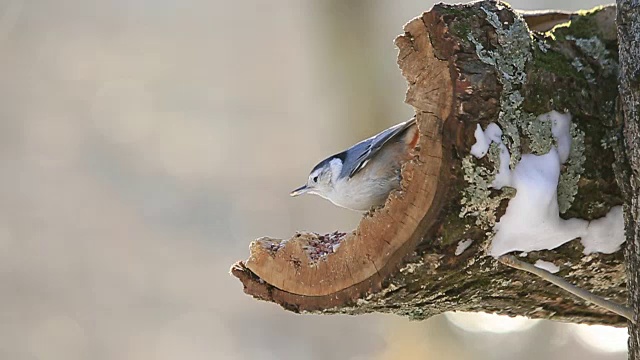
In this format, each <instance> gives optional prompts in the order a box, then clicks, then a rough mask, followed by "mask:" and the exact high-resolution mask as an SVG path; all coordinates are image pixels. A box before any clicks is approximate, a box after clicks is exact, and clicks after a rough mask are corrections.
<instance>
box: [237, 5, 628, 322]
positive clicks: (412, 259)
mask: <svg viewBox="0 0 640 360" xmlns="http://www.w3.org/2000/svg"><path fill="white" fill-rule="evenodd" d="M550 14H551V15H549V14H528V15H526V14H525V15H526V16H525V18H523V17H522V16H521V15H520V14H518V13H516V12H514V11H513V10H512V9H510V8H509V7H508V6H507V5H506V4H502V3H496V2H493V1H485V2H479V3H473V4H467V5H444V4H440V5H436V6H434V8H433V9H432V10H430V11H429V12H426V13H424V14H423V15H422V16H420V17H417V18H415V19H413V20H412V21H410V22H409V23H408V24H406V25H405V28H404V31H405V32H404V34H403V35H401V36H399V37H398V38H397V39H396V46H397V47H398V49H399V54H398V65H399V67H400V70H401V71H402V74H403V76H404V77H405V78H406V79H407V82H408V84H409V89H408V91H407V95H406V102H407V103H409V104H411V105H412V106H413V107H414V108H415V111H416V118H417V123H418V129H419V132H420V139H419V143H418V146H417V147H416V149H415V151H414V158H413V160H411V161H408V162H407V163H406V164H404V166H403V170H402V179H403V180H402V190H400V191H397V192H394V193H392V194H391V195H390V197H389V199H388V200H387V203H386V204H385V206H384V207H383V208H381V209H377V210H374V211H372V212H370V213H368V214H366V215H365V217H364V218H363V219H362V221H361V223H360V224H359V226H358V228H357V229H356V230H354V231H353V232H351V233H349V234H343V233H334V234H327V235H318V234H314V233H299V234H297V235H295V236H294V237H292V238H291V239H289V240H278V239H270V238H261V239H258V240H256V241H254V242H253V243H252V245H251V255H250V257H249V259H248V260H247V261H245V262H238V263H236V264H235V265H234V266H233V267H232V269H231V272H232V274H233V275H235V276H236V277H238V278H239V279H240V280H241V281H242V283H243V284H244V288H245V292H246V293H248V294H250V295H252V296H254V297H256V298H258V299H262V300H267V301H272V302H275V303H278V304H280V305H281V306H283V307H284V308H285V309H288V310H291V311H295V312H313V313H323V314H330V313H346V314H362V313H369V312H386V313H394V314H399V315H403V316H408V317H411V318H413V319H425V318H428V317H430V316H433V315H436V314H439V313H442V312H444V311H451V310H458V311H485V312H496V313H499V314H508V315H524V316H528V317H532V318H546V319H555V320H562V321H570V322H581V323H600V324H614V325H620V326H622V325H624V324H625V321H624V319H623V318H621V317H619V316H617V315H615V314H611V313H608V312H607V311H605V310H602V309H600V308H597V307H595V306H593V305H591V304H585V303H584V302H583V301H582V300H580V299H577V298H574V297H572V296H571V295H568V294H566V293H564V292H563V291H562V290H559V289H557V288H555V287H553V286H549V285H548V284H547V283H545V282H543V281H541V280H538V279H536V278H534V277H532V276H531V275H530V274H528V273H525V272H519V271H515V270H513V269H510V268H507V267H505V266H502V265H500V264H499V263H498V262H497V261H495V259H494V258H492V257H490V256H488V255H487V254H486V251H485V250H486V249H487V247H488V246H489V244H490V242H491V238H492V236H493V232H492V228H493V226H494V225H495V223H496V222H497V221H498V220H499V219H500V217H501V216H502V214H504V211H505V208H506V206H507V204H508V201H509V199H510V198H512V197H513V195H514V191H513V189H507V188H505V189H504V190H494V189H490V188H489V184H490V183H491V179H492V176H494V175H495V172H496V160H495V158H491V157H490V156H489V157H485V158H483V159H480V160H478V159H475V158H473V157H472V156H471V155H470V153H469V151H470V148H471V146H472V145H473V144H474V142H475V137H474V131H475V130H476V127H477V126H478V124H480V125H481V126H482V128H485V127H486V126H487V125H488V124H489V123H491V122H496V123H499V124H500V125H501V127H502V128H503V131H504V134H505V136H504V139H505V141H506V142H507V144H508V146H509V149H510V151H511V154H512V161H514V162H517V161H518V159H519V156H520V154H526V153H536V154H542V153H545V152H547V151H549V148H550V146H551V144H552V143H553V137H552V136H551V132H550V128H549V129H546V128H544V127H541V126H540V123H539V122H536V120H535V118H536V116H537V115H540V114H544V113H547V112H549V111H551V110H558V111H561V112H565V111H568V112H570V113H571V114H572V115H573V123H574V124H575V125H576V126H575V129H574V131H572V136H573V144H574V145H573V147H572V153H571V157H570V159H569V161H568V163H567V165H566V166H565V167H564V168H563V170H562V174H561V179H560V184H559V187H558V196H559V205H560V209H561V210H562V217H564V218H567V219H568V218H581V219H586V220H592V219H596V218H600V217H602V216H604V215H605V214H607V213H608V212H609V210H610V209H611V208H612V207H614V206H618V205H621V204H622V203H623V197H622V194H621V192H620V189H619V188H618V186H617V184H616V178H615V176H614V173H613V165H612V164H613V163H614V159H615V157H614V153H613V149H612V147H613V144H614V143H615V134H616V133H617V131H618V130H619V129H618V127H617V125H616V121H615V116H614V114H615V99H616V96H617V87H616V74H617V71H618V65H617V41H616V30H615V24H614V18H615V8H612V7H607V8H598V9H595V10H593V11H590V12H584V13H580V14H563V13H550ZM525 20H528V21H529V22H530V24H531V26H532V27H533V28H535V29H537V30H541V31H546V30H548V27H549V24H551V25H553V24H556V23H561V22H563V21H568V20H571V22H570V23H569V22H565V23H563V24H561V25H559V26H557V27H555V28H554V29H553V30H552V31H550V32H547V33H541V32H533V31H530V29H529V27H528V25H527V23H526V22H525ZM523 119H526V121H525V120H523ZM461 240H469V241H473V242H472V244H471V247H469V248H468V249H467V250H465V251H464V252H462V254H460V255H456V254H455V253H456V249H457V247H458V244H459V242H460V241H461ZM582 250H583V248H582V245H581V244H580V242H579V241H576V240H574V241H571V242H569V243H566V244H564V245H562V246H561V247H559V248H557V249H554V250H545V251H537V252H530V253H529V254H528V256H527V258H526V260H527V261H528V262H533V261H536V260H538V259H544V260H546V261H552V262H554V263H555V264H557V265H561V266H560V267H561V270H560V272H559V275H561V276H563V277H565V278H567V279H568V280H569V281H571V282H573V283H575V284H576V285H578V286H580V287H583V288H586V289H589V290H591V291H593V292H595V293H597V294H599V295H601V296H605V297H607V298H610V299H612V300H614V301H617V302H619V303H624V302H625V299H626V297H627V292H626V287H625V284H626V279H625V273H624V265H623V254H622V252H620V251H618V252H615V253H613V254H611V255H605V254H591V255H588V256H585V255H583V253H582Z"/></svg>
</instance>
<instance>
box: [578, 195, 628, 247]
mask: <svg viewBox="0 0 640 360" xmlns="http://www.w3.org/2000/svg"><path fill="white" fill-rule="evenodd" d="M624 240H625V237H624V219H623V217H622V206H615V207H612V208H611V210H609V213H608V214H607V215H606V216H605V217H601V218H599V219H595V220H592V221H591V222H590V223H589V225H588V226H587V233H586V234H584V235H582V240H581V242H582V245H583V246H584V251H583V253H584V254H585V255H588V254H591V253H595V252H600V253H605V254H612V253H614V252H616V251H618V250H619V249H620V245H622V243H623V242H624Z"/></svg>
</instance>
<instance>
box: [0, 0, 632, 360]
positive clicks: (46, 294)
mask: <svg viewBox="0 0 640 360" xmlns="http://www.w3.org/2000/svg"><path fill="white" fill-rule="evenodd" d="M597 3H598V1H565V2H557V1H538V2H533V1H529V2H527V1H513V2H512V4H513V5H514V6H515V7H517V8H525V9H542V8H548V7H558V6H560V7H562V8H565V9H575V8H578V7H582V8H587V7H591V6H592V5H595V4H597ZM430 6H431V3H430V2H428V1H417V0H411V1H364V0H350V1H342V0H326V1H311V0H305V1H296V0H272V1H260V0H249V1H211V0H206V1H205V0H203V1H196V0H191V1H189V0H187V1H184V0H183V1H177V0H176V1H169V0H156V1H149V0H126V1H125V0H114V1H93V0H90V1H88V0H65V1H62V0H61V1H28V0H24V1H22V0H2V1H0V76H1V80H0V168H1V169H2V175H1V176H0V304H1V305H2V306H0V359H16V360H23V359H29V360H31V359H38V360H43V359H64V360H72V359H126V360H134V359H135V360H138V359H140V360H142V359H145V360H146V359H539V358H543V359H546V360H550V359H578V358H580V359H582V360H587V359H625V358H626V356H625V354H624V352H620V351H617V352H616V351H614V352H603V351H604V350H602V349H601V350H597V349H596V348H594V347H590V346H588V345H585V340H584V339H588V338H586V337H584V336H579V334H582V333H583V332H585V331H587V330H584V329H583V328H577V327H572V326H564V325H561V324H557V323H552V322H536V323H532V322H527V321H516V322H515V323H514V322H508V321H507V322H506V323H505V320H503V319H495V318H493V317H490V318H486V317H483V318H481V319H480V320H475V317H469V316H464V315H463V316H458V317H456V318H455V319H454V320H455V321H456V323H457V324H458V325H455V323H453V322H452V321H451V320H448V319H447V318H445V317H443V316H441V317H436V318H434V319H432V320H430V321H426V322H421V323H417V322H414V323H411V322H408V321H407V320H406V319H402V318H397V317H393V316H381V315H370V316H360V317H346V316H332V317H319V316H299V315H294V314H291V313H288V312H285V311H283V310H281V309H280V308H278V307H277V306H275V305H273V304H267V303H263V302H258V301H255V300H253V299H251V298H249V297H247V296H245V295H244V294H243V292H242V287H241V285H240V283H239V282H238V281H237V280H236V279H234V278H232V277H230V276H229V275H228V269H229V266H230V265H231V264H232V263H233V262H234V261H236V260H238V259H242V258H244V257H246V255H247V254H248V244H249V242H250V241H251V240H252V239H254V238H256V237H258V236H262V235H271V236H276V237H289V236H290V235H291V234H292V233H293V232H294V231H295V230H302V229H305V230H311V231H317V232H328V231H333V230H336V229H340V230H347V229H351V228H353V227H354V226H355V224H356V223H357V221H358V218H359V215H358V214H356V213H352V212H349V211H347V210H343V209H339V208H336V207H334V206H332V205H331V204H329V203H328V202H326V201H324V200H322V199H320V198H317V197H301V198H295V199H292V198H290V197H289V196H288V195H287V194H288V192H289V191H290V190H291V189H293V188H294V187H297V186H298V185H301V184H302V183H303V182H304V181H305V180H306V176H307V173H308V171H309V170H310V169H311V167H312V166H313V165H314V164H315V163H316V162H317V161H319V160H321V159H322V158H323V157H325V156H327V155H329V154H332V153H334V152H337V151H340V150H342V149H343V148H345V147H347V146H349V145H351V144H353V143H354V142H356V141H358V140H361V139H362V138H365V137H368V136H370V135H372V134H373V133H375V132H377V131H379V130H381V129H383V128H385V127H387V126H389V125H392V124H395V123H397V122H400V121H403V120H405V119H407V118H408V117H409V116H410V115H411V113H412V111H411V108H410V107H409V106H407V105H404V104H403V102H402V100H403V96H404V90H405V83H404V80H403V79H402V77H401V75H400V73H399V71H398V70H397V67H396V65H395V57H396V50H395V48H394V46H393V42H392V41H393V38H394V37H395V35H396V34H398V33H400V32H401V30H402V25H403V24H404V23H405V22H406V21H408V20H409V19H410V18H412V17H413V16H416V15H418V14H420V13H421V12H422V11H424V10H427V9H429V8H430ZM465 328H466V329H470V328H473V329H475V330H474V331H467V330H464V329H465ZM492 329H493V331H503V330H508V329H512V330H514V331H512V332H507V333H499V334H498V333H494V332H488V331H487V330H492ZM516 330H519V331H516ZM591 330H593V329H591ZM600 330H603V329H600ZM604 330H606V329H604ZM607 334H608V333H607V332H602V331H600V332H597V333H596V339H597V340H599V343H604V344H609V345H610V347H611V348H612V349H616V348H617V349H620V344H621V342H623V341H624V330H622V331H617V332H616V331H613V333H612V335H607ZM581 339H582V340H581ZM603 339H604V341H603ZM616 340H617V342H616ZM586 342H588V343H590V344H592V345H594V344H596V343H597V341H596V340H593V339H592V340H586ZM616 344H617V345H616ZM616 346H617V347H616ZM622 346H624V344H623V343H622Z"/></svg>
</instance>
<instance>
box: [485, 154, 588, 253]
mask: <svg viewBox="0 0 640 360" xmlns="http://www.w3.org/2000/svg"><path fill="white" fill-rule="evenodd" d="M559 178H560V158H559V155H558V151H557V150H556V149H555V147H552V148H551V151H549V152H548V153H547V154H544V155H533V154H525V155H522V159H521V160H520V162H519V163H518V165H517V166H516V169H515V170H514V171H513V174H512V176H511V179H510V180H511V181H510V186H512V187H514V188H515V189H516V190H517V192H516V196H515V197H514V198H513V199H511V200H510V201H509V205H508V206H507V211H506V212H505V214H504V215H503V216H502V218H500V221H499V222H498V223H496V225H495V226H494V230H495V231H496V234H495V236H494V238H493V241H492V242H491V248H490V254H491V255H493V256H495V257H498V256H500V255H503V254H506V253H508V252H511V251H526V252H530V251H537V250H543V249H554V248H556V247H558V246H560V245H562V244H564V243H566V242H567V241H571V240H573V239H575V238H576V237H578V236H580V235H581V234H583V233H584V232H585V230H586V228H587V222H586V221H585V220H581V219H569V220H564V219H561V218H560V215H559V209H558V195H557V192H556V190H557V188H558V179H559Z"/></svg>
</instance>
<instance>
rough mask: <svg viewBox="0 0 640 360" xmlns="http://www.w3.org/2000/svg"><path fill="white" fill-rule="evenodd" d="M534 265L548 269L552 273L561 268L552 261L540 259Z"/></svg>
mask: <svg viewBox="0 0 640 360" xmlns="http://www.w3.org/2000/svg"><path fill="white" fill-rule="evenodd" d="M533 266H535V267H537V268H538V269H542V270H547V271H548V272H550V273H552V274H555V273H557V272H558V271H560V268H559V267H558V266H557V265H556V264H554V263H552V262H550V261H544V260H538V261H536V263H535V264H533Z"/></svg>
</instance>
